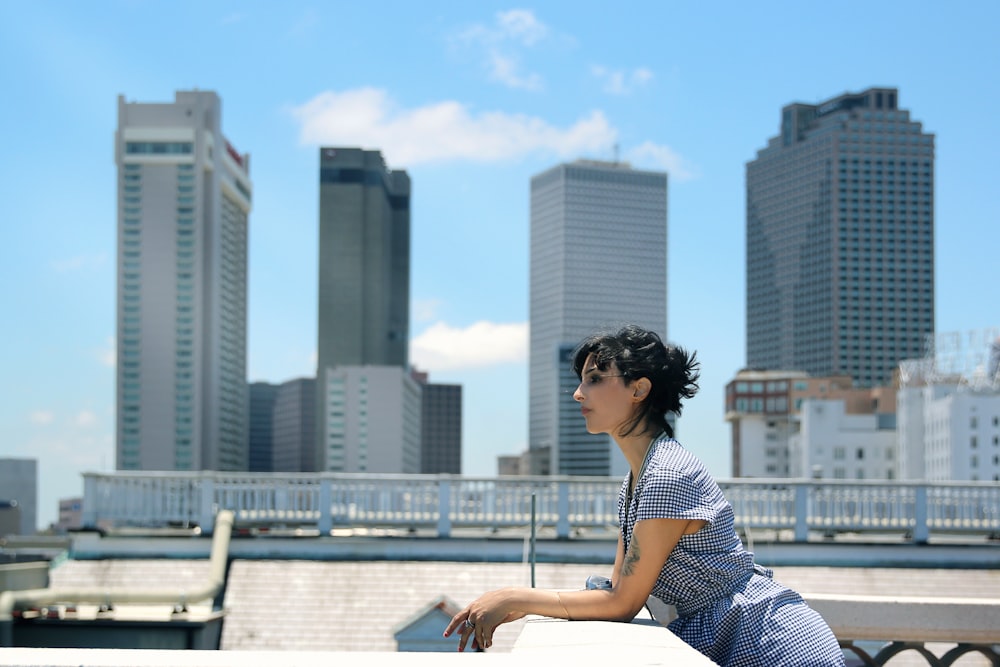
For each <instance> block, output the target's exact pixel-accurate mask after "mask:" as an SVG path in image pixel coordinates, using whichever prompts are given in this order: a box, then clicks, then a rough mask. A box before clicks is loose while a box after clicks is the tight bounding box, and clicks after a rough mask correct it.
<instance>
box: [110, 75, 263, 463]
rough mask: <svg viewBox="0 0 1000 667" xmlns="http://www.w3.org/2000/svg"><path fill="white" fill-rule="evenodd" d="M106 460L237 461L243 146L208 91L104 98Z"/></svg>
mask: <svg viewBox="0 0 1000 667" xmlns="http://www.w3.org/2000/svg"><path fill="white" fill-rule="evenodd" d="M115 162H116V164H117V167H118V291H117V342H118V351H117V355H118V359H117V426H116V465H117V468H118V469H119V470H246V469H247V465H248V462H247V405H248V398H247V382H246V328H247V323H246V317H247V315H246V313H247V309H246V301H247V221H248V216H249V213H250V204H251V192H252V186H251V182H250V170H249V162H250V157H249V155H247V154H244V153H240V152H238V151H237V150H236V149H235V148H233V146H232V144H230V143H229V141H228V140H227V139H226V137H225V136H224V135H223V134H222V103H221V101H220V99H219V97H218V95H216V94H215V93H213V92H209V91H180V92H177V93H176V95H175V100H174V102H172V103H149V104H147V103H137V102H126V101H125V99H124V98H123V97H121V96H119V98H118V129H117V132H116V134H115Z"/></svg>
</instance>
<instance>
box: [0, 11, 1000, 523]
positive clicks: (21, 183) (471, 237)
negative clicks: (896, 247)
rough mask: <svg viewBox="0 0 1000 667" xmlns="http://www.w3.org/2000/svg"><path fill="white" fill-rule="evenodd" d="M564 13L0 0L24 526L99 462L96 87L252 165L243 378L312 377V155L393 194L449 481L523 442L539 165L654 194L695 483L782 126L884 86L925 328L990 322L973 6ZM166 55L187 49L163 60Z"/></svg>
mask: <svg viewBox="0 0 1000 667" xmlns="http://www.w3.org/2000/svg"><path fill="white" fill-rule="evenodd" d="M567 7H568V6H567V5H566V4H564V3H553V2H543V3H534V4H533V5H531V6H530V7H529V8H526V9H517V8H515V7H514V6H511V5H506V4H498V3H490V4H489V5H477V6H473V7H460V8H449V9H447V10H446V9H445V5H443V4H435V3H431V4H429V5H421V6H420V7H416V6H409V5H401V6H400V7H398V8H396V9H395V10H394V12H393V17H394V20H393V21H392V22H386V21H385V17H384V16H383V15H380V14H379V13H377V10H376V9H374V8H364V7H360V6H352V7H330V8H326V7H323V8H314V7H311V6H309V5H305V4H298V3H291V4H286V5H283V6H282V7H280V8H279V7H276V6H274V7H272V6H268V5H264V4H258V3H246V4H243V5H239V6H218V7H212V8H209V9H207V10H206V9H205V8H204V7H203V6H201V5H200V4H198V3H194V2H180V3H175V4H174V5H171V11H170V12H165V11H163V10H162V9H161V8H162V6H161V5H136V4H133V3H125V2H122V3H107V4H102V5H97V6H93V7H84V6H77V5H76V4H74V3H69V2H47V3H38V4H14V3H5V4H3V5H2V6H0V55H2V56H3V57H4V58H5V60H6V61H7V62H10V63H18V66H17V67H9V68H6V69H5V70H4V72H3V74H0V77H2V78H3V83H4V84H5V89H7V90H10V91H24V93H23V94H22V95H19V96H18V97H17V98H16V100H15V103H13V104H9V105H6V106H5V108H4V110H3V111H2V112H0V114H2V118H3V120H4V121H6V125H7V126H8V127H10V128H12V130H13V131H12V132H10V136H9V137H8V139H7V142H6V146H5V150H4V152H3V154H2V156H0V164H2V167H3V178H2V179H0V183H2V185H0V188H2V191H0V194H2V195H3V196H2V197H0V220H2V221H3V223H2V224H3V230H4V232H5V233H6V234H5V236H6V237H7V239H8V245H7V246H6V247H7V248H8V250H7V253H6V256H5V259H6V261H5V262H4V263H3V274H2V276H3V277H4V278H5V279H6V280H5V282H6V284H7V285H8V293H7V294H6V296H5V301H4V305H5V308H4V312H5V315H6V316H8V317H9V318H10V319H9V320H8V321H9V322H13V323H14V325H13V326H9V327H8V328H7V331H6V333H5V336H4V342H5V343H6V344H5V345H4V346H3V353H2V354H3V367H4V368H5V369H7V370H8V373H9V375H8V382H9V384H10V387H11V388H10V389H9V390H8V392H7V395H6V397H5V398H6V400H5V401H3V403H2V405H3V407H2V408H0V424H3V425H4V426H3V431H2V437H0V457H35V458H37V459H38V460H39V466H38V476H39V504H38V510H39V522H40V523H41V524H42V525H45V524H47V523H48V522H50V521H54V520H55V518H56V509H57V499H58V498H61V497H69V496H74V495H79V494H80V493H81V492H82V480H81V479H80V472H82V471H84V470H96V471H102V470H104V471H107V470H112V469H113V468H114V400H115V399H114V373H115V371H114V366H113V363H111V362H112V360H113V358H114V355H115V346H116V341H115V340H114V338H115V333H114V303H115V301H114V290H115V276H114V256H115V250H114V239H115V212H114V211H115V208H114V207H115V168H114V161H113V159H112V154H111V146H112V145H113V144H112V142H113V134H114V128H115V113H116V106H115V101H116V99H117V96H118V95H119V94H123V95H125V96H126V98H127V99H128V100H129V101H154V100H168V99H171V98H172V96H173V94H174V93H175V92H176V91H177V90H190V89H193V88H195V87H197V88H199V89H203V90H212V91H215V92H216V93H218V95H219V96H220V98H221V99H222V105H223V107H222V108H223V111H222V113H223V116H224V124H225V131H226V134H227V136H231V137H234V138H235V140H236V141H238V142H239V148H240V150H241V151H245V152H247V153H249V154H251V156H252V164H251V171H250V174H251V178H252V180H253V183H254V199H255V201H254V210H253V214H252V215H251V219H250V239H249V243H250V259H249V273H250V275H249V290H248V300H249V305H248V321H249V326H248V332H247V337H248V353H249V358H248V377H247V381H248V382H253V381H258V380H263V381H269V382H274V383H280V382H284V381H286V380H288V379H292V378H295V377H303V376H311V375H312V374H313V373H314V372H315V363H316V359H315V354H316V351H315V332H316V291H315V290H316V287H315V284H316V275H317V266H316V237H317V225H318V214H317V208H318V184H317V183H316V178H315V174H316V169H317V167H318V164H317V156H316V154H317V148H318V147H319V146H321V145H355V146H358V147H363V148H368V149H377V150H381V151H382V152H383V154H384V155H385V156H386V161H387V164H388V166H389V167H390V168H397V169H405V170H406V171H407V172H408V173H409V175H410V177H411V179H412V183H413V206H412V211H411V216H412V231H413V246H412V251H411V252H412V259H413V266H412V282H411V325H410V334H411V340H410V357H411V362H412V363H414V364H415V366H416V367H417V368H418V369H419V370H421V371H426V372H428V373H429V377H430V381H432V382H445V383H458V384H462V385H463V388H464V391H463V395H464V401H465V408H464V415H463V417H464V419H463V429H464V433H465V437H464V438H463V441H464V444H463V447H464V450H463V457H462V460H463V472H465V473H466V474H473V475H485V474H495V471H496V456H497V455H500V454H518V453H520V452H522V451H523V450H524V449H526V448H527V437H528V434H527V413H528V400H527V396H528V379H527V378H528V370H527V310H528V287H527V281H528V233H527V231H528V222H529V211H528V201H529V181H530V177H531V175H532V174H535V173H539V172H541V171H543V170H545V169H547V168H550V167H552V166H554V165H556V164H558V163H560V162H565V161H571V160H574V159H578V158H589V159H599V160H612V159H614V158H616V157H619V158H620V159H622V160H625V161H628V162H630V163H631V164H632V165H633V166H635V167H636V168H640V169H657V170H665V171H667V172H668V174H669V179H670V194H669V201H668V219H669V231H668V243H669V247H670V256H669V258H668V266H669V267H670V268H669V275H668V285H669V292H668V303H669V312H668V322H669V326H670V330H669V332H668V333H669V337H670V338H671V339H672V340H673V341H674V342H677V343H680V344H683V345H685V346H686V347H689V348H691V349H695V350H698V353H699V357H700V359H701V361H702V364H703V375H702V383H701V385H702V389H701V392H700V393H699V395H698V396H696V397H695V398H694V399H693V400H692V401H690V402H689V404H688V405H687V406H686V407H685V410H684V414H683V416H682V418H681V421H680V425H679V433H681V434H682V438H683V440H682V441H683V442H684V444H685V445H686V446H687V447H688V448H690V449H691V450H692V451H693V452H695V453H696V454H697V455H699V456H700V457H702V458H703V459H704V460H705V461H706V464H707V465H708V466H709V469H710V471H711V472H713V474H715V475H717V476H720V477H725V476H726V475H727V473H728V467H729V465H728V459H729V451H728V441H729V439H728V434H729V430H728V426H727V425H726V424H725V423H724V421H723V419H722V413H723V407H724V393H723V392H724V386H725V384H726V382H728V380H730V379H731V378H732V377H733V376H734V375H735V373H736V372H737V371H738V370H739V369H740V368H741V367H742V366H743V364H744V363H745V359H744V339H745V335H744V322H745V317H744V312H745V305H744V285H743V283H744V275H743V273H744V269H743V266H744V238H743V236H744V231H743V229H744V225H745V205H744V204H745V202H744V197H745V192H744V170H745V164H746V162H748V161H750V160H752V159H753V157H754V156H755V154H756V151H758V150H760V149H761V148H763V147H764V146H765V145H766V143H767V141H768V139H769V138H770V137H773V136H775V134H776V133H777V132H778V130H779V127H780V110H781V109H782V107H784V106H785V105H788V104H792V103H795V102H802V103H806V104H814V103H818V102H820V101H822V100H826V99H830V98H832V97H835V96H837V95H839V94H842V93H847V92H858V91H860V90H864V89H866V88H870V87H873V86H891V87H896V88H898V90H899V97H900V105H901V106H903V107H905V108H906V109H909V110H910V111H911V113H912V116H913V118H914V119H915V120H918V121H920V122H921V123H922V124H923V126H924V128H925V130H926V131H927V132H930V133H933V134H934V135H935V142H936V147H935V148H936V152H937V156H936V167H935V188H936V190H935V218H936V223H937V235H936V238H935V249H936V258H935V264H936V272H937V275H936V280H935V294H936V304H935V305H936V308H935V322H934V324H935V329H936V330H937V331H938V332H948V331H967V330H973V329H981V328H985V327H992V326H996V325H997V323H998V319H1000V313H998V312H997V310H996V309H995V308H994V307H992V303H991V301H990V299H989V298H988V297H984V296H983V295H984V293H986V294H988V287H989V286H990V284H991V283H992V282H993V281H995V279H996V278H995V269H994V268H993V267H994V266H995V254H996V250H995V249H996V248H997V247H998V245H1000V229H998V225H997V224H996V217H997V210H998V209H1000V193H998V188H997V187H996V183H997V181H998V180H1000V167H998V165H997V164H996V162H995V159H994V155H995V153H996V148H997V144H998V139H997V132H996V131H995V128H994V121H993V120H992V117H991V116H992V113H991V112H992V110H993V109H995V108H997V102H998V101H1000V92H998V91H996V90H995V89H994V87H993V86H990V85H988V83H989V81H992V80H993V79H994V77H995V75H994V74H993V72H992V65H991V64H990V63H994V62H997V61H998V60H1000V46H998V45H997V44H996V43H995V40H994V39H993V36H992V35H991V30H990V27H991V26H992V25H995V24H996V22H997V19H998V18H1000V7H998V6H997V5H996V4H995V3H987V2H972V3H967V4H963V5H960V6H957V7H941V6H937V5H933V4H930V3H907V4H906V5H901V4H897V3H888V2H887V3H878V4H862V3H858V5H857V9H858V11H842V12H837V13H830V12H829V11H828V8H824V7H822V6H815V7H814V6H808V5H807V6H801V7H797V8H796V12H795V19H794V20H792V19H789V18H788V11H787V7H786V6H785V5H783V4H782V3H755V4H754V5H752V6H745V5H742V4H737V3H733V4H732V5H730V6H728V7H726V8H721V9H720V8H719V7H701V6H695V5H667V4H662V5H661V4H659V3H657V4H650V5H648V6H639V9H638V11H636V12H621V13H615V14H604V13H600V12H601V8H602V6H601V5H599V4H596V3H595V4H589V5H588V4H586V3H585V4H584V5H579V4H575V5H574V6H573V7H574V11H572V12H567V11H566V9H567ZM154 25H155V26H157V28H158V29H157V30H153V29H151V28H150V26H154ZM181 34H183V35H185V36H186V37H185V39H186V40H188V41H190V42H191V43H197V44H203V45H205V48H206V49H207V51H201V50H197V49H196V50H190V51H189V50H185V49H178V48H177V45H178V42H177V35H181ZM846 36H850V38H851V39H850V43H852V44H864V45H865V48H853V47H852V48H848V47H846V46H844V44H845V43H846V42H845V41H844V40H845V38H846ZM334 37H337V38H338V40H339V41H338V48H339V49H341V50H339V51H338V50H333V51H331V44H332V43H333V41H332V40H333V38H334ZM264 44H266V45H267V48H264V47H263V46H262V45H264ZM372 45H378V46H377V47H373V46H372ZM352 49H353V50H356V51H357V52H358V53H359V54H363V57H360V55H359V57H357V58H353V57H331V54H334V55H336V54H339V55H340V56H343V55H346V54H348V53H350V52H351V50H352ZM69 64H72V67H70V66H69ZM80 71H82V72H86V73H87V75H86V76H80V75H78V74H77V72H80ZM442 73H444V74H446V76H441V74H442ZM599 321H600V320H599V318H595V324H596V323H598V322H599Z"/></svg>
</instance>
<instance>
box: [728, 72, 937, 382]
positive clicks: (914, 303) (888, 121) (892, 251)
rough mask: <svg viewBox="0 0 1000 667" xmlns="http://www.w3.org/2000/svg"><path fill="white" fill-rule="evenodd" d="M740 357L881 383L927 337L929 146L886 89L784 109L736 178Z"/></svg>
mask: <svg viewBox="0 0 1000 667" xmlns="http://www.w3.org/2000/svg"><path fill="white" fill-rule="evenodd" d="M746 325H747V330H746V345H747V348H746V357H747V365H748V366H749V367H750V368H753V369H760V370H789V371H791V370H797V371H805V372H807V373H809V374H810V375H813V376H829V375H841V374H844V375H849V376H851V377H852V378H853V380H854V382H855V384H856V385H857V386H859V387H871V386H877V385H880V384H886V383H888V382H889V381H890V380H891V378H892V373H893V371H894V370H895V369H896V367H897V366H898V364H899V362H900V361H901V360H903V359H912V358H918V357H921V356H923V354H924V345H925V339H926V336H927V334H930V333H933V330H934V135H932V134H928V133H926V132H924V131H923V129H922V126H921V124H920V123H919V122H917V121H914V120H912V119H911V118H910V112H909V111H907V110H905V109H901V108H899V105H898V91H897V90H896V89H895V88H870V89H868V90H865V91H863V92H860V93H846V94H843V95H840V96H838V97H834V98H832V99H830V100H827V101H825V102H822V103H820V104H801V103H795V104H790V105H788V106H786V107H784V109H782V114H781V132H780V134H779V135H778V136H776V137H773V138H771V139H770V140H769V141H768V144H767V147H766V148H763V149H761V150H760V151H758V153H757V157H756V159H754V160H752V161H750V162H749V163H748V164H747V167H746Z"/></svg>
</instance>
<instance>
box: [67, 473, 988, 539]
mask: <svg viewBox="0 0 1000 667" xmlns="http://www.w3.org/2000/svg"><path fill="white" fill-rule="evenodd" d="M620 484H621V482H620V480H618V479H611V478H592V477H513V476H512V477H491V478H478V477H460V476H454V475H374V474H369V475H365V474H354V473H318V474H308V473H301V474H282V473H270V474H268V473H223V472H191V473H184V472H116V473H109V474H103V473H87V474H85V475H84V506H83V519H84V524H85V525H87V526H94V527H126V526H143V527H153V526H194V525H200V526H203V527H205V526H211V525H212V520H213V518H214V516H215V513H216V512H217V511H218V510H219V509H229V510H232V511H233V512H234V513H235V516H236V524H237V526H259V527H282V526H290V527H313V528H316V529H318V530H319V531H320V532H321V533H329V531H330V530H331V529H333V528H341V527H393V528H403V529H406V528H414V529H421V528H423V529H426V528H431V529H436V530H437V533H438V534H439V535H440V536H442V537H447V536H449V535H450V534H451V532H452V531H453V530H454V529H459V528H487V529H501V528H511V527H526V526H529V525H531V523H532V520H533V519H534V522H535V525H536V526H538V527H551V528H554V529H555V532H556V535H557V536H558V537H561V538H562V537H568V536H569V535H570V533H571V531H573V530H580V529H609V528H614V527H616V526H617V523H618V514H617V507H618V494H619V489H620ZM720 486H721V487H722V489H723V492H724V493H725V495H726V497H727V498H728V499H729V501H730V503H732V505H733V510H734V513H735V520H736V526H737V528H739V529H743V530H758V529H772V530H793V531H794V535H795V540H796V541H805V540H806V539H807V537H808V535H809V533H810V531H818V532H822V533H826V534H833V533H838V532H882V533H893V532H896V533H900V534H907V535H911V536H912V539H913V540H914V541H916V542H925V541H927V539H928V537H929V535H930V533H932V532H934V533H943V532H952V533H963V532H964V533H982V534H986V535H1000V485H998V484H996V483H988V482H967V483H960V482H954V483H912V482H858V481H852V482H848V481H840V480H789V479H780V480H779V479H774V480H760V479H737V480H723V481H721V482H720ZM533 497H534V503H533V502H532V498H533ZM533 506H534V517H533V516H532V508H533Z"/></svg>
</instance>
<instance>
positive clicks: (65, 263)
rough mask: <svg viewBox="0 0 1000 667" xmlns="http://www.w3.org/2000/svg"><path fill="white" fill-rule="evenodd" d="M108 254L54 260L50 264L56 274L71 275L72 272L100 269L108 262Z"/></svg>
mask: <svg viewBox="0 0 1000 667" xmlns="http://www.w3.org/2000/svg"><path fill="white" fill-rule="evenodd" d="M107 259H108V255H107V253H98V254H96V255H77V256H75V257H69V258H66V259H54V260H52V261H51V262H49V266H50V267H51V268H52V270H53V271H55V272H56V273H69V272H72V271H85V270H89V269H96V268H100V267H101V266H103V265H104V263H105V262H107Z"/></svg>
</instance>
